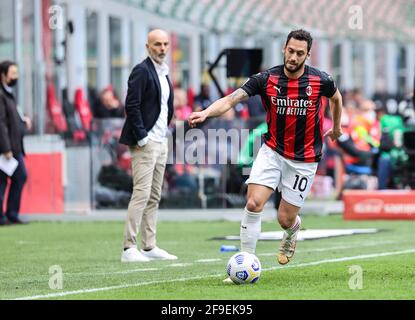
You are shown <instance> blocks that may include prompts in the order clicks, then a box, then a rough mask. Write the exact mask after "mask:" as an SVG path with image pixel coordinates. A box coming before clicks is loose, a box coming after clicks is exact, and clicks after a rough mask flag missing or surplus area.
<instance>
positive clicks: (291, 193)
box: [245, 143, 318, 207]
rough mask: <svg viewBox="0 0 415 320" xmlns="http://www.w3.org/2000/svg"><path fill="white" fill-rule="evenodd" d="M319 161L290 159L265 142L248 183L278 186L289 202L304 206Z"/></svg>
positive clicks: (274, 187) (275, 187)
mask: <svg viewBox="0 0 415 320" xmlns="http://www.w3.org/2000/svg"><path fill="white" fill-rule="evenodd" d="M317 166H318V163H317V162H301V161H295V160H289V159H286V158H284V157H283V156H281V155H280V154H279V153H278V152H276V151H274V150H272V149H271V148H270V147H268V146H267V145H266V144H265V143H264V144H263V145H262V147H261V148H260V149H259V152H258V156H257V157H256V159H255V161H254V164H253V166H252V170H251V174H250V176H249V178H248V180H246V182H245V183H246V184H251V183H252V184H259V185H263V186H266V187H269V188H271V189H273V190H276V189H277V188H278V191H281V192H282V198H283V199H284V200H285V201H287V202H288V203H290V204H292V205H294V206H296V207H302V206H303V204H304V201H305V199H306V198H307V196H308V194H309V192H310V189H311V184H312V183H313V179H314V176H315V174H316V171H317Z"/></svg>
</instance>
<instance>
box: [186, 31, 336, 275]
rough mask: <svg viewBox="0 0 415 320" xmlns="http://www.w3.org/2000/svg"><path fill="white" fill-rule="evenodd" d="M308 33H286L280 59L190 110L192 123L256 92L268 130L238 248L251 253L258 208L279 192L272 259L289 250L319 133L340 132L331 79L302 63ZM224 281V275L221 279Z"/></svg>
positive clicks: (284, 258) (285, 258)
mask: <svg viewBox="0 0 415 320" xmlns="http://www.w3.org/2000/svg"><path fill="white" fill-rule="evenodd" d="M312 41H313V39H312V37H311V35H310V33H309V32H307V31H305V30H295V31H292V32H290V33H289V34H288V37H287V40H286V43H285V46H284V48H283V53H284V65H280V66H276V67H273V68H271V69H269V70H266V71H264V72H261V73H258V74H256V75H253V76H251V77H250V78H249V79H248V80H247V81H246V82H245V83H244V84H243V85H242V86H241V87H240V88H239V89H237V90H236V91H235V92H233V93H232V94H230V95H228V96H226V97H224V98H221V99H219V100H217V101H215V102H214V103H212V104H211V105H210V106H209V107H208V108H207V109H205V110H203V111H201V112H194V113H192V114H191V115H190V116H189V119H188V122H189V125H190V126H191V127H195V126H196V125H198V124H200V123H202V122H204V121H205V120H206V119H207V118H209V117H217V116H220V115H221V114H223V113H225V112H227V111H228V110H229V109H231V108H233V107H234V106H235V105H236V104H238V103H240V102H241V101H245V100H247V99H248V98H249V97H250V96H254V95H256V94H258V95H260V96H261V98H262V103H263V106H264V108H265V110H266V112H267V124H268V132H267V133H266V134H265V135H264V140H265V143H264V144H263V145H262V147H261V148H260V150H259V152H258V155H257V158H256V159H255V161H254V164H253V167H252V171H251V174H250V176H249V179H248V180H247V181H246V184H247V185H248V192H247V202H246V207H245V214H244V217H243V218H242V222H241V229H240V237H241V251H247V252H250V253H255V249H256V243H257V240H258V237H259V235H260V232H261V213H262V210H263V208H264V205H265V203H266V202H267V201H268V199H269V197H270V196H271V195H272V194H273V193H274V191H275V190H276V189H277V191H279V192H281V196H282V198H281V201H280V203H279V205H278V222H279V224H280V225H281V227H282V228H283V229H284V230H285V231H284V237H283V239H282V241H281V244H280V247H279V251H278V253H277V260H278V262H279V263H280V264H282V265H284V264H286V263H288V262H289V261H290V259H291V258H292V257H293V255H294V251H295V246H296V241H297V234H298V231H299V230H300V226H301V219H300V217H299V216H298V213H299V210H300V209H301V207H302V206H303V204H304V200H305V199H306V197H307V195H308V193H309V192H310V188H311V184H312V182H313V178H314V175H315V173H316V170H317V165H318V162H319V161H320V159H321V156H322V146H323V136H329V137H330V138H331V139H332V140H336V139H337V138H339V137H340V136H341V134H342V131H341V127H340V118H341V111H342V97H341V94H340V92H339V90H338V89H337V87H336V85H335V83H334V81H333V79H332V78H331V77H330V76H329V75H328V74H327V73H325V72H323V71H320V70H318V69H316V68H313V67H311V66H308V65H306V64H305V61H306V59H308V58H309V57H310V49H311V45H312ZM322 96H325V97H328V98H329V101H330V108H331V111H332V115H333V127H332V128H331V129H330V130H329V131H327V132H326V133H325V134H323V132H322V128H323V114H324V110H322V109H323V108H321V107H320V106H321V102H320V100H321V97H322ZM225 281H226V280H225Z"/></svg>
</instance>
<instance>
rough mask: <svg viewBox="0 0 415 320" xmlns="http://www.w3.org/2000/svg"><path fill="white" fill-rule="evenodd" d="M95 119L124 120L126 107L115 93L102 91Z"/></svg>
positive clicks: (96, 106)
mask: <svg viewBox="0 0 415 320" xmlns="http://www.w3.org/2000/svg"><path fill="white" fill-rule="evenodd" d="M94 111H95V115H94V116H95V118H98V119H104V118H124V107H123V105H122V104H121V102H120V100H119V99H118V98H117V97H116V95H115V93H114V91H113V90H112V89H110V88H106V89H104V90H102V91H101V93H100V95H99V99H98V100H97V102H96V104H95V106H94Z"/></svg>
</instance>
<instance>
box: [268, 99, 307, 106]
mask: <svg viewBox="0 0 415 320" xmlns="http://www.w3.org/2000/svg"><path fill="white" fill-rule="evenodd" d="M271 103H272V104H273V105H276V106H278V107H299V108H310V107H312V106H313V101H312V100H304V99H291V98H290V97H284V98H278V97H271Z"/></svg>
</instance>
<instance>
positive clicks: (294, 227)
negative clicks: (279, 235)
mask: <svg viewBox="0 0 415 320" xmlns="http://www.w3.org/2000/svg"><path fill="white" fill-rule="evenodd" d="M300 227H301V218H300V216H297V217H296V219H295V222H294V224H293V225H292V226H291V228H288V229H286V230H285V231H287V233H288V235H289V236H290V237H291V236H292V235H293V234H294V233H295V232H297V231H298V230H299V229H300Z"/></svg>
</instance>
